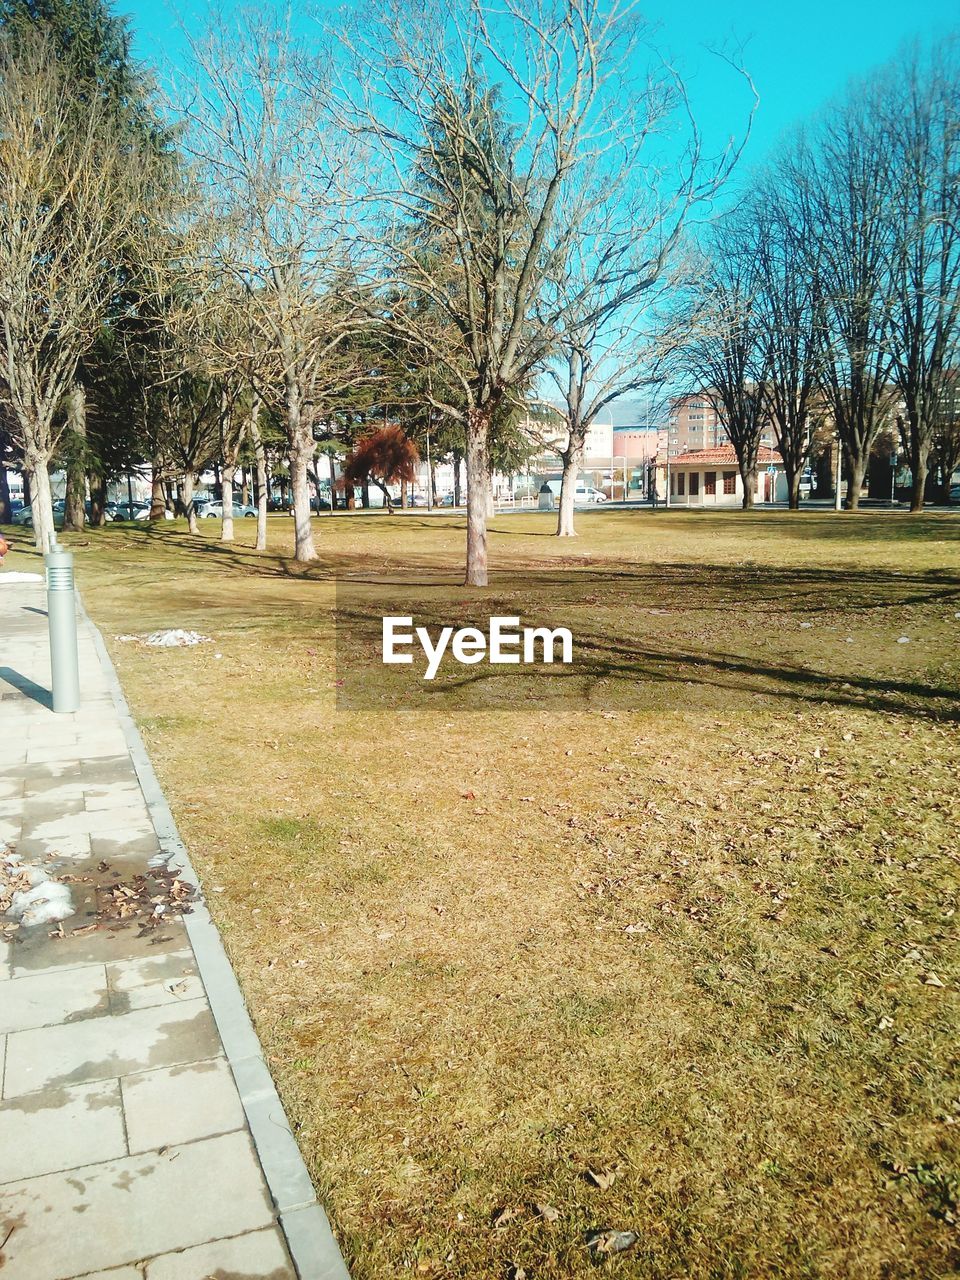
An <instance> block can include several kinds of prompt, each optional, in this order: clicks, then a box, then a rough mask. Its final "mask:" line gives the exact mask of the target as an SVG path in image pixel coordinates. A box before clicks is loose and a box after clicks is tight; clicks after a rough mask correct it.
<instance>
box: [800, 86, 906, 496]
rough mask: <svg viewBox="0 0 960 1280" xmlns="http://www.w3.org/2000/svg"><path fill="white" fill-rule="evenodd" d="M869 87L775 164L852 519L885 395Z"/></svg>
mask: <svg viewBox="0 0 960 1280" xmlns="http://www.w3.org/2000/svg"><path fill="white" fill-rule="evenodd" d="M877 92H878V90H877V87H876V86H875V85H873V86H870V85H863V86H860V87H859V90H858V93H857V95H856V97H855V98H852V99H851V100H850V101H849V102H846V103H841V104H839V105H837V106H834V107H832V108H831V109H830V110H829V111H828V112H827V113H826V114H825V115H824V117H823V118H822V120H821V121H820V122H819V123H818V125H817V128H816V129H815V130H814V131H813V132H812V133H811V135H810V137H809V138H808V139H807V140H806V141H801V143H800V144H799V145H798V146H797V147H796V149H795V150H794V152H793V154H792V158H791V160H790V162H789V163H788V164H786V165H784V166H783V168H782V170H781V171H782V174H783V181H784V182H787V183H789V184H790V185H791V186H792V188H793V190H794V192H795V196H796V200H797V201H798V204H799V207H800V209H801V221H802V225H804V226H805V227H807V228H809V229H811V231H812V232H813V234H812V235H808V236H806V237H805V239H804V243H803V245H801V246H800V247H801V248H804V249H805V253H806V270H807V271H808V272H809V273H810V275H811V277H812V281H813V288H814V299H815V303H816V309H817V316H816V324H817V332H818V334H819V336H820V345H821V356H822V358H821V361H820V364H819V370H820V389H821V394H822V396H823V399H824V400H825V402H826V403H827V404H828V405H829V407H830V411H831V413H832V415H833V419H834V424H835V426H836V429H837V432H838V435H839V437H840V442H841V445H842V448H843V453H844V456H845V459H846V463H847V499H846V506H847V507H848V508H849V509H850V510H852V511H855V510H856V509H857V507H858V505H859V501H860V490H861V488H862V486H863V476H864V472H865V470H866V466H867V462H868V460H869V457H870V450H871V448H872V446H873V442H874V440H875V439H876V437H877V434H878V433H879V431H880V430H881V428H882V427H883V425H884V422H885V420H886V416H887V411H888V409H889V407H890V405H891V402H892V398H893V395H894V387H893V385H892V381H891V375H892V371H893V369H892V365H893V362H892V357H891V354H890V343H891V308H890V273H889V263H890V258H891V249H892V245H893V233H892V228H891V219H890V207H889V202H890V193H891V190H892V166H893V156H892V148H891V146H890V142H889V137H888V136H887V135H885V134H884V131H883V130H882V129H881V128H880V127H879V121H878V114H877V111H876V109H875V103H876V96H877Z"/></svg>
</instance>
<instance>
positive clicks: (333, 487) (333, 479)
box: [329, 453, 337, 515]
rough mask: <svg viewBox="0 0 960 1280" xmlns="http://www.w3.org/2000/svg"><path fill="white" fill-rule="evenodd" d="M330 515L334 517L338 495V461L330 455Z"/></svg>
mask: <svg viewBox="0 0 960 1280" xmlns="http://www.w3.org/2000/svg"><path fill="white" fill-rule="evenodd" d="M329 461H330V514H331V515H333V511H334V506H335V504H336V501H337V499H336V493H337V460H336V458H334V456H333V454H332V453H331V454H330V459H329Z"/></svg>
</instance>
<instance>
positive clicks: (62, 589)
mask: <svg viewBox="0 0 960 1280" xmlns="http://www.w3.org/2000/svg"><path fill="white" fill-rule="evenodd" d="M43 559H44V563H45V564H46V566H47V623H48V626H49V628H50V676H51V686H52V690H53V709H54V711H56V712H70V711H77V710H79V708H80V668H79V662H78V659H77V598H76V595H75V593H74V588H73V552H72V551H65V550H64V549H63V547H60V546H58V545H57V544H56V543H54V544H53V546H52V548H51V549H50V550H49V551H48V552H47V554H46V555H45V556H44V557H43Z"/></svg>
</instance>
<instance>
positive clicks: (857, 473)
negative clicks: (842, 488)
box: [843, 449, 867, 511]
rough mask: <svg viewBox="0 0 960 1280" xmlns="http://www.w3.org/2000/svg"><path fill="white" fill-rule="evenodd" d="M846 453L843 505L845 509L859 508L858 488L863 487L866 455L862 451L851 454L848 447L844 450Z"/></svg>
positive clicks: (855, 509)
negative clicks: (845, 481)
mask: <svg viewBox="0 0 960 1280" xmlns="http://www.w3.org/2000/svg"><path fill="white" fill-rule="evenodd" d="M846 455H847V499H846V502H844V504H843V505H844V507H845V508H846V510H847V511H859V510H860V490H861V489H862V488H863V473H864V471H865V470H866V467H867V458H866V455H865V454H864V453H862V452H859V451H858V452H857V453H856V455H854V454H852V453H851V452H850V450H849V449H847V450H846Z"/></svg>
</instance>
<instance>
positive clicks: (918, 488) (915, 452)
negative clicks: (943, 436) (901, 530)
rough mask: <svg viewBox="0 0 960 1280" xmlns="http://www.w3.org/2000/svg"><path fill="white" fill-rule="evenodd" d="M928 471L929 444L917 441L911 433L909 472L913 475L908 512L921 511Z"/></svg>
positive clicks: (914, 434)
mask: <svg viewBox="0 0 960 1280" xmlns="http://www.w3.org/2000/svg"><path fill="white" fill-rule="evenodd" d="M929 469H930V445H929V442H928V441H924V440H919V439H917V438H916V433H914V432H911V440H910V470H911V472H912V473H913V482H912V485H911V488H910V510H911V512H913V513H914V514H916V513H917V512H918V511H922V510H923V503H924V497H925V495H926V489H927V474H928V472H929Z"/></svg>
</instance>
